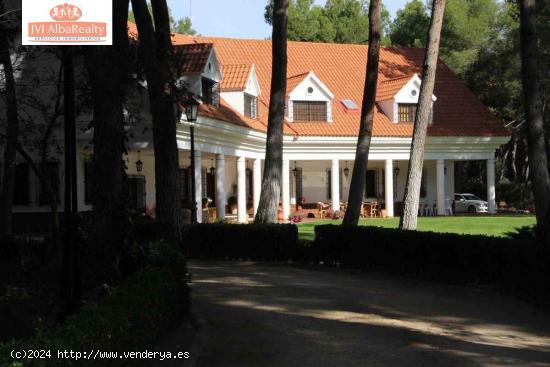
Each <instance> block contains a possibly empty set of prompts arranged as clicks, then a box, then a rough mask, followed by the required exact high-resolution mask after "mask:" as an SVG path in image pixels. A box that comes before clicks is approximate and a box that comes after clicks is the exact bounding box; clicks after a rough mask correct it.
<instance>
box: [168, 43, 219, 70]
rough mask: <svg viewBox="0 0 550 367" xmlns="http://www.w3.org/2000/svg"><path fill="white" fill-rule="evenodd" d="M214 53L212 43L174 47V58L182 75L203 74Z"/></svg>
mask: <svg viewBox="0 0 550 367" xmlns="http://www.w3.org/2000/svg"><path fill="white" fill-rule="evenodd" d="M211 53H212V43H191V44H187V45H178V46H176V47H174V57H175V61H176V64H177V69H178V70H179V72H180V73H201V72H203V71H204V68H205V67H206V63H207V62H208V58H209V57H210V54H211Z"/></svg>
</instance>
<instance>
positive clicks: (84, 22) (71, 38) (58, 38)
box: [22, 0, 112, 45]
mask: <svg viewBox="0 0 550 367" xmlns="http://www.w3.org/2000/svg"><path fill="white" fill-rule="evenodd" d="M111 28H112V2H111V0H95V1H93V2H91V1H86V0H73V1H71V2H70V3H69V2H67V3H63V4H59V0H41V1H35V0H23V26H22V33H23V34H22V36H23V44H24V45H60V44H65V45H112V34H111Z"/></svg>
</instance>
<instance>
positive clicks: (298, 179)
mask: <svg viewBox="0 0 550 367" xmlns="http://www.w3.org/2000/svg"><path fill="white" fill-rule="evenodd" d="M302 173H303V170H302V168H297V171H296V204H300V198H301V197H302V196H304V195H303V181H302Z"/></svg>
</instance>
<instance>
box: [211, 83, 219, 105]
mask: <svg viewBox="0 0 550 367" xmlns="http://www.w3.org/2000/svg"><path fill="white" fill-rule="evenodd" d="M212 106H214V107H218V108H219V107H220V83H217V82H213V84H212Z"/></svg>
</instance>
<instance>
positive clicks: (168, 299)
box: [0, 242, 189, 367]
mask: <svg viewBox="0 0 550 367" xmlns="http://www.w3.org/2000/svg"><path fill="white" fill-rule="evenodd" d="M186 280H187V271H186V265H185V260H184V258H183V256H182V254H181V252H180V251H179V250H178V249H177V248H176V246H174V245H171V244H169V243H165V242H158V243H155V244H153V245H152V246H151V248H150V256H149V264H148V265H147V266H146V267H145V268H144V269H142V270H140V271H138V272H136V273H134V274H133V275H131V276H130V277H129V278H127V279H126V280H125V281H123V282H122V283H121V284H120V285H119V286H118V287H117V288H116V289H115V290H114V291H113V292H112V294H110V295H108V296H105V297H103V298H102V299H101V300H100V301H99V302H98V303H95V304H90V305H88V306H85V307H84V308H83V309H82V310H81V311H80V312H79V313H77V314H74V315H72V316H69V317H68V318H67V319H66V320H65V322H64V323H63V324H61V325H59V326H57V327H55V328H53V329H50V330H41V331H39V332H38V333H37V335H36V336H35V337H33V338H32V339H30V340H25V341H13V342H9V343H5V344H0V366H3V367H4V366H88V365H89V366H92V365H96V366H97V365H102V366H121V365H132V364H135V360H131V359H129V360H124V359H116V360H108V359H103V360H101V361H93V360H86V359H80V360H78V361H77V360H71V359H57V354H56V353H57V350H73V351H75V352H77V351H78V352H89V351H90V350H92V349H95V350H101V351H106V352H108V351H113V352H124V351H136V350H140V349H143V348H145V347H148V346H151V344H152V343H154V342H155V341H156V340H158V338H159V337H160V336H162V335H163V334H164V333H165V332H166V331H167V330H169V329H170V328H171V327H173V326H174V325H176V324H177V323H178V322H180V321H182V320H183V319H184V318H185V317H188V313H189V291H188V288H187V284H186ZM13 349H15V350H29V349H31V350H33V349H34V350H36V349H37V350H48V349H49V350H51V351H52V358H51V359H25V360H21V361H17V362H14V361H13V360H12V359H11V357H10V351H11V350H13Z"/></svg>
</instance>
